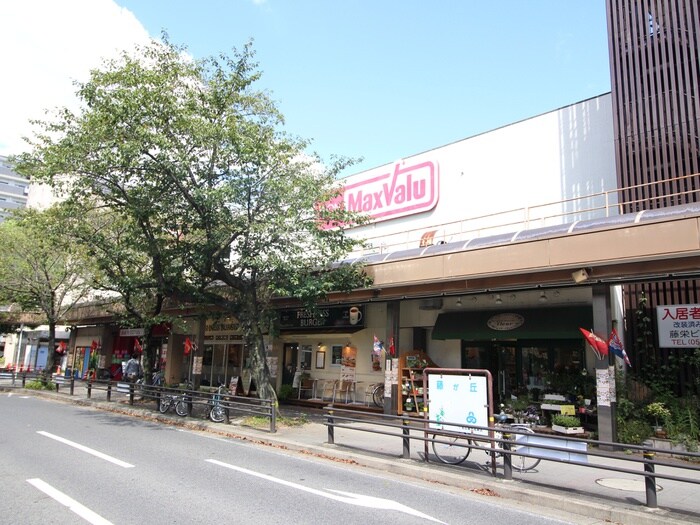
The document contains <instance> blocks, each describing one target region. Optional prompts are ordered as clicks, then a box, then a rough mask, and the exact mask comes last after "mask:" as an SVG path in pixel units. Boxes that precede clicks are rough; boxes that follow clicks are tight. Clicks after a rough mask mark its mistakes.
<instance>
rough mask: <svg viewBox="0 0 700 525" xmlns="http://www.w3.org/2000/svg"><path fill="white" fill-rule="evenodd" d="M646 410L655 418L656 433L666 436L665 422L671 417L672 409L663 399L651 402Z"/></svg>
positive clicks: (659, 435) (658, 435)
mask: <svg viewBox="0 0 700 525" xmlns="http://www.w3.org/2000/svg"><path fill="white" fill-rule="evenodd" d="M644 412H645V413H646V414H647V415H648V416H649V417H651V418H652V419H653V420H654V433H655V434H656V436H657V437H666V432H665V431H664V423H666V421H668V419H669V418H670V417H671V411H670V410H669V409H668V408H666V405H664V404H663V403H662V402H661V401H656V402H654V403H649V404H648V405H647V406H646V408H645V409H644Z"/></svg>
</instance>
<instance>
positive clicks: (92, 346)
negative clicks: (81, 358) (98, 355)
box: [90, 339, 97, 352]
mask: <svg viewBox="0 0 700 525" xmlns="http://www.w3.org/2000/svg"><path fill="white" fill-rule="evenodd" d="M90 350H92V351H93V352H94V351H95V350H97V341H95V340H94V339H93V340H92V344H91V345H90Z"/></svg>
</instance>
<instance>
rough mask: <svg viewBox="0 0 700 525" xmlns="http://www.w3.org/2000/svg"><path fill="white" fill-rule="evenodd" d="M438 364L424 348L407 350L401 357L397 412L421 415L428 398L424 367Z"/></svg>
mask: <svg viewBox="0 0 700 525" xmlns="http://www.w3.org/2000/svg"><path fill="white" fill-rule="evenodd" d="M435 366H437V365H436V364H435V363H434V362H433V361H432V360H431V359H430V357H428V355H427V354H426V353H425V352H423V351H422V350H413V351H411V352H406V353H405V354H403V355H402V356H401V357H400V358H399V373H400V375H399V380H400V384H399V388H400V395H399V396H398V400H397V406H396V413H397V414H399V415H402V414H409V415H421V414H422V413H423V408H424V403H425V399H427V388H428V386H427V384H425V382H424V379H423V369H425V368H427V367H435Z"/></svg>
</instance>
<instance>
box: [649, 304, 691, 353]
mask: <svg viewBox="0 0 700 525" xmlns="http://www.w3.org/2000/svg"><path fill="white" fill-rule="evenodd" d="M656 326H657V328H658V331H659V347H660V348H700V305H698V304H674V305H665V306H657V307H656Z"/></svg>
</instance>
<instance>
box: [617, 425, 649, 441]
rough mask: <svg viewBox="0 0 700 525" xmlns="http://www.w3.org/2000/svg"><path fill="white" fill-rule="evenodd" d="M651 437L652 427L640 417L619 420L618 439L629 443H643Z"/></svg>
mask: <svg viewBox="0 0 700 525" xmlns="http://www.w3.org/2000/svg"><path fill="white" fill-rule="evenodd" d="M650 437H651V427H650V426H649V424H648V423H647V422H646V421H643V420H639V419H628V420H619V419H618V422H617V441H618V442H620V443H627V444H628V445H641V444H642V443H644V441H646V440H647V439H649V438H650Z"/></svg>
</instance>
